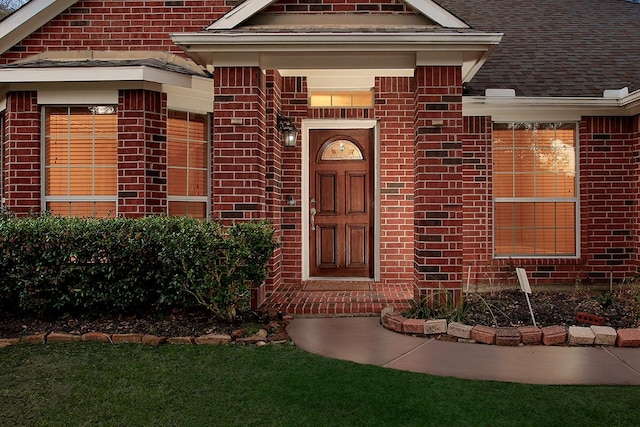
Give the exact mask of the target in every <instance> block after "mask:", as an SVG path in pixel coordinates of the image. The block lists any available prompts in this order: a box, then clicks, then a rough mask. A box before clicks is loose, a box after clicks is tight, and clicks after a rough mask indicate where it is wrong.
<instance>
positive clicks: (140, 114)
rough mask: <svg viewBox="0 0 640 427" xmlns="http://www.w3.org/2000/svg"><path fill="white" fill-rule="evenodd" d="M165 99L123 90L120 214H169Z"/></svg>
mask: <svg viewBox="0 0 640 427" xmlns="http://www.w3.org/2000/svg"><path fill="white" fill-rule="evenodd" d="M166 121H167V105H166V95H163V94H161V93H159V92H152V91H148V90H141V89H140V90H122V91H120V96H119V102H118V214H119V215H124V216H129V217H142V216H147V215H162V214H166V213H167V144H166V142H167V131H166V125H165V123H166Z"/></svg>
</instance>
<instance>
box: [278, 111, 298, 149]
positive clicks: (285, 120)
mask: <svg viewBox="0 0 640 427" xmlns="http://www.w3.org/2000/svg"><path fill="white" fill-rule="evenodd" d="M277 120H278V121H277V122H276V129H278V130H279V131H280V132H282V139H283V141H284V146H285V147H295V146H296V142H297V141H298V128H297V127H296V125H295V124H294V123H293V120H291V118H290V117H284V116H281V115H280V114H278V119H277Z"/></svg>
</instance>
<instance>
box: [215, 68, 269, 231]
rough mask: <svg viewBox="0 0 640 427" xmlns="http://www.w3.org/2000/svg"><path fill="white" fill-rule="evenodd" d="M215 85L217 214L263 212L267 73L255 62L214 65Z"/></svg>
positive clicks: (238, 216)
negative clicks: (230, 65)
mask: <svg viewBox="0 0 640 427" xmlns="http://www.w3.org/2000/svg"><path fill="white" fill-rule="evenodd" d="M214 85H215V86H214V95H215V97H214V118H213V122H214V126H213V127H214V135H213V152H214V159H215V161H214V165H213V213H214V217H215V218H219V219H221V220H223V222H224V221H225V220H226V222H233V221H237V220H250V219H260V218H265V217H266V211H267V207H266V194H265V187H266V158H267V156H266V151H267V148H266V134H265V123H266V115H265V108H266V107H265V79H264V75H263V74H262V71H261V70H260V69H259V68H257V67H222V68H216V70H215V72H214Z"/></svg>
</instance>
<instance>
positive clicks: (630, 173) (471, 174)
mask: <svg viewBox="0 0 640 427" xmlns="http://www.w3.org/2000/svg"><path fill="white" fill-rule="evenodd" d="M638 122H639V118H638V116H636V117H633V118H629V117H585V118H583V120H582V121H581V122H580V124H579V133H578V134H579V138H580V140H579V165H580V170H579V175H578V176H579V183H578V185H579V189H580V199H579V200H580V201H579V203H580V231H579V233H580V250H581V257H580V258H579V259H570V258H560V259H552V258H539V259H534V258H529V259H513V260H510V259H502V260H494V259H492V258H493V257H492V228H493V224H492V193H491V173H492V171H491V168H492V159H491V118H490V117H465V120H464V132H465V135H464V137H463V151H464V154H463V164H464V168H463V169H464V197H463V200H464V233H463V235H464V237H463V239H464V269H465V280H464V281H465V283H466V279H467V276H466V274H467V273H468V270H469V266H470V267H471V274H470V283H471V285H472V287H475V286H476V285H481V287H482V288H486V287H493V288H498V287H501V286H505V285H516V284H517V281H516V278H515V275H514V274H513V268H514V267H516V266H523V267H525V268H526V269H527V272H528V274H529V280H530V281H531V284H532V285H534V286H538V285H566V286H572V285H574V284H581V285H585V286H590V285H595V284H598V285H608V284H609V280H610V277H611V275H613V279H614V283H616V284H617V283H620V282H621V281H622V280H623V279H625V278H629V277H631V276H633V275H634V274H637V272H638V232H639V226H638V225H639V218H638V217H639V214H638V197H639V193H638V180H639V171H638V170H639V163H638V162H639V160H638V159H639V156H640V155H639V154H638V153H639V148H640V141H639V138H638V134H639V132H638V126H639V125H638Z"/></svg>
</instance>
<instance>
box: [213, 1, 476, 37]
mask: <svg viewBox="0 0 640 427" xmlns="http://www.w3.org/2000/svg"><path fill="white" fill-rule="evenodd" d="M276 2H277V0H246V1H244V2H243V3H241V4H240V5H238V6H237V7H235V8H234V9H232V10H230V11H229V12H228V13H227V14H225V15H224V16H223V17H221V18H220V19H218V20H217V21H215V22H214V23H213V24H211V25H210V26H209V27H208V28H207V30H231V29H234V28H236V27H237V26H239V25H240V24H241V23H243V22H245V21H246V20H248V19H249V18H251V17H253V16H255V15H256V14H257V13H259V12H260V11H262V10H263V9H266V8H267V7H269V6H270V5H272V4H273V3H276ZM404 2H405V3H406V4H407V5H409V6H410V7H411V8H413V9H414V10H416V11H418V12H419V13H421V14H423V15H424V16H426V17H428V18H429V19H431V20H433V21H434V22H435V23H436V24H438V25H440V26H442V27H445V28H469V26H468V25H467V24H465V23H464V22H463V21H461V20H460V19H458V18H457V17H456V16H454V15H452V14H451V13H449V12H448V11H446V10H445V9H443V8H442V7H441V6H439V5H438V4H437V3H435V2H433V1H431V0H404Z"/></svg>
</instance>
